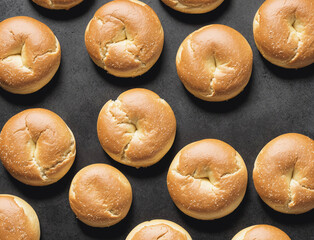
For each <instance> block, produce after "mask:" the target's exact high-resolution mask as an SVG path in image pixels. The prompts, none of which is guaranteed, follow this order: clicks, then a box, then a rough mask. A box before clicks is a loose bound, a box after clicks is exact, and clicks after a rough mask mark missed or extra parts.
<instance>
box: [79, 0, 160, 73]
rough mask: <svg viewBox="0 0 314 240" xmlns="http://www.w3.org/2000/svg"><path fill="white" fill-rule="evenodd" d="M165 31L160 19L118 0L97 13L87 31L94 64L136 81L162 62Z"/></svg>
mask: <svg viewBox="0 0 314 240" xmlns="http://www.w3.org/2000/svg"><path fill="white" fill-rule="evenodd" d="M163 44H164V31H163V28H162V26H161V23H160V21H159V18H158V16H157V15H156V13H155V12H154V10H153V9H151V8H150V7H149V6H148V5H146V4H145V3H143V2H140V1H137V0H114V1H111V2H109V3H106V4H105V5H103V6H102V7H101V8H99V9H98V10H97V12H96V13H95V15H94V17H93V18H92V20H91V21H90V22H89V24H88V26H87V28H86V31H85V45H86V48H87V51H88V53H89V55H90V57H91V58H92V60H93V61H94V62H95V63H96V64H97V65H98V66H99V67H101V68H103V69H105V70H106V71H107V72H108V73H110V74H112V75H114V76H117V77H136V76H139V75H142V74H144V73H145V72H147V71H148V70H149V69H150V68H151V67H152V66H153V65H154V64H155V63H156V62H157V60H158V58H159V56H160V54H161V51H162V48H163Z"/></svg>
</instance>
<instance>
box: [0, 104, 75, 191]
mask: <svg viewBox="0 0 314 240" xmlns="http://www.w3.org/2000/svg"><path fill="white" fill-rule="evenodd" d="M75 154H76V146H75V139H74V136H73V133H72V132H71V130H70V129H69V128H68V126H67V125H66V123H65V122H64V121H63V120H62V119H61V118H60V117H59V116H58V115H57V114H55V113H53V112H51V111H49V110H46V109H41V108H35V109H28V110H25V111H23V112H20V113H18V114H16V115H15V116H13V117H12V118H10V119H9V121H8V122H7V123H6V124H5V125H4V127H3V129H2V131H1V134H0V158H1V161H2V164H3V166H4V167H5V168H6V169H7V171H8V172H9V173H10V174H11V175H12V176H13V177H14V178H16V179H17V180H19V181H21V182H22V183H25V184H28V185H32V186H44V185H49V184H52V183H55V182H57V181H58V180H59V179H61V178H62V177H63V176H64V175H65V174H66V173H67V172H68V171H69V169H70V168H71V166H72V164H73V161H74V159H75Z"/></svg>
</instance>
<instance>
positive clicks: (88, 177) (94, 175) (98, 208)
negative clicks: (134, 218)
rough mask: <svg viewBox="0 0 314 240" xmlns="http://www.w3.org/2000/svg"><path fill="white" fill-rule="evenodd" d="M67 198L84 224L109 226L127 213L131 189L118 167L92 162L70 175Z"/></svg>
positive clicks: (129, 205) (130, 200)
mask: <svg viewBox="0 0 314 240" xmlns="http://www.w3.org/2000/svg"><path fill="white" fill-rule="evenodd" d="M69 201H70V205H71V208H72V210H73V212H74V213H75V215H76V216H77V217H78V219H80V220H81V221H82V222H84V223H85V224H87V225H89V226H92V227H110V226H112V225H114V224H117V223H118V222H120V221H121V220H122V219H123V218H125V216H126V215H127V213H128V212H129V209H130V207H131V203H132V188H131V185H130V183H129V181H128V180H127V178H126V177H125V176H124V175H123V174H122V173H121V172H120V171H119V170H118V169H116V168H114V167H112V166H110V165H107V164H93V165H89V166H87V167H85V168H83V169H82V170H80V171H79V172H78V173H77V174H76V175H75V177H74V178H73V180H72V183H71V187H70V191H69Z"/></svg>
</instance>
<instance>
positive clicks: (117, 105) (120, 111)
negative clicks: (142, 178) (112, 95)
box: [97, 88, 176, 168]
mask: <svg viewBox="0 0 314 240" xmlns="http://www.w3.org/2000/svg"><path fill="white" fill-rule="evenodd" d="M97 133H98V138H99V141H100V144H101V146H102V147H103V149H104V150H105V151H106V153H107V154H108V155H109V156H110V157H112V158H113V159H114V160H116V161H118V162H120V163H122V164H125V165H128V166H133V167H137V168H139V167H148V166H151V165H153V164H155V163H156V162H158V161H159V160H160V159H161V158H162V157H163V156H164V155H165V154H166V153H167V152H168V151H169V149H170V148H171V146H172V144H173V141H174V138H175V134H176V119H175V116H174V113H173V111H172V109H171V107H170V106H169V105H168V103H167V102H166V101H165V100H163V99H161V98H160V97H159V96H158V95H157V94H156V93H154V92H152V91H150V90H146V89H140V88H138V89H131V90H128V91H126V92H124V93H122V94H121V95H120V96H119V97H118V99H117V100H116V101H112V100H110V101H108V102H107V103H106V104H105V105H104V107H103V108H102V109H101V111H100V113H99V117H98V122H97Z"/></svg>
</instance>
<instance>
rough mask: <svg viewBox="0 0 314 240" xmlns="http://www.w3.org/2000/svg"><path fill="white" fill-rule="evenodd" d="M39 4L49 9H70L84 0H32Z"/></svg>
mask: <svg viewBox="0 0 314 240" xmlns="http://www.w3.org/2000/svg"><path fill="white" fill-rule="evenodd" d="M32 1H33V2H34V3H36V4H37V5H39V6H41V7H44V8H48V9H55V10H59V9H65V10H69V9H70V8H72V7H75V6H76V5H78V4H80V3H81V2H83V0H32Z"/></svg>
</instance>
